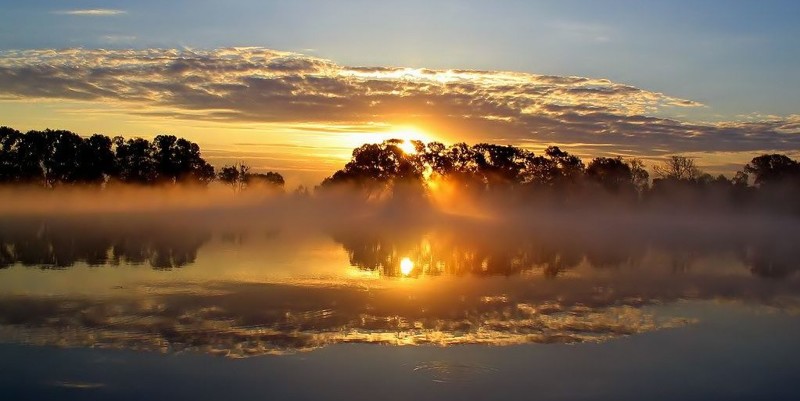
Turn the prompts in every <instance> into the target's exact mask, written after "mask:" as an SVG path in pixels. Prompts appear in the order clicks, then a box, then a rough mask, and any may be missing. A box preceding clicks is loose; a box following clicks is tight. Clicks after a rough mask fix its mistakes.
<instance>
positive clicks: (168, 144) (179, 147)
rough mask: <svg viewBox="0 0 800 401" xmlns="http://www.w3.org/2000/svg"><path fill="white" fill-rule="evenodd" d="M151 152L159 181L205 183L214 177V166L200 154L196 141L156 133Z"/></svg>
mask: <svg viewBox="0 0 800 401" xmlns="http://www.w3.org/2000/svg"><path fill="white" fill-rule="evenodd" d="M153 153H154V155H153V158H154V159H155V163H156V174H157V176H158V178H157V179H158V180H159V181H160V182H167V183H202V184H205V183H208V182H210V181H211V180H213V179H214V176H215V174H214V168H213V167H212V166H211V165H210V164H208V163H207V162H206V161H205V160H203V158H202V157H201V156H200V147H199V146H198V145H197V144H196V143H193V142H190V141H188V140H186V139H183V138H180V139H179V138H177V137H175V136H174V135H158V136H156V137H155V139H153Z"/></svg>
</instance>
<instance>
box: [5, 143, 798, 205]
mask: <svg viewBox="0 0 800 401" xmlns="http://www.w3.org/2000/svg"><path fill="white" fill-rule="evenodd" d="M411 143H412V144H413V146H414V151H413V152H408V151H404V150H403V148H404V147H405V146H402V145H404V143H403V141H402V140H398V139H390V140H387V141H384V142H382V143H371V144H364V145H361V146H359V147H358V148H356V149H354V150H353V153H352V157H351V159H350V161H349V162H348V163H346V164H345V165H344V167H343V168H342V169H340V170H338V171H336V172H335V173H334V174H333V175H331V176H330V177H327V178H325V179H324V180H323V181H322V183H321V184H320V185H319V186H318V187H317V189H318V190H319V191H321V192H325V191H326V190H328V189H331V188H337V187H347V188H350V189H355V190H356V191H357V192H360V193H363V194H365V195H366V196H367V197H385V196H390V197H393V198H408V197H423V198H424V197H426V196H427V194H429V193H430V191H431V190H432V188H433V186H434V185H436V184H437V183H442V182H445V183H448V184H449V185H453V186H455V187H456V188H458V189H459V190H460V191H461V193H462V194H464V195H467V196H469V195H476V196H481V195H485V194H502V195H503V198H504V199H506V200H521V201H526V200H530V199H533V198H535V199H548V200H550V201H553V202H557V203H581V202H593V203H594V202H601V201H603V200H604V199H605V200H612V201H624V202H634V203H636V202H639V203H641V202H643V201H644V202H656V203H658V202H662V203H670V204H673V205H681V204H684V205H694V204H700V203H707V204H712V205H714V206H720V204H722V203H734V204H740V205H748V204H759V205H763V204H767V205H768V206H770V207H775V208H781V209H787V208H788V209H791V210H792V211H800V202H798V200H800V163H798V162H797V161H796V160H793V159H791V158H789V157H788V156H786V155H782V154H763V155H760V156H757V157H754V158H753V159H752V160H751V161H750V162H749V163H747V164H746V165H744V166H743V167H742V169H741V170H740V171H738V172H737V173H736V174H735V175H734V176H733V177H731V178H728V177H726V176H724V175H718V176H712V175H710V174H707V173H705V172H703V171H702V170H701V169H700V168H698V167H697V165H696V164H695V160H694V159H692V158H689V157H685V156H680V155H675V156H670V157H669V158H667V159H666V161H664V162H663V163H661V164H658V165H655V166H653V167H652V169H651V172H648V171H647V169H646V168H645V165H644V163H643V162H642V161H641V160H640V159H637V158H623V157H619V156H617V157H596V158H593V159H592V160H591V161H589V163H588V164H585V163H584V162H583V160H581V158H579V157H578V156H576V155H573V154H570V153H569V152H567V151H565V150H562V149H561V148H559V147H557V146H550V147H548V148H547V149H545V150H544V152H543V154H535V153H534V152H532V151H530V150H527V149H523V148H519V147H516V146H512V145H497V144H489V143H479V144H475V145H468V144H466V143H456V144H454V145H451V146H446V145H444V144H442V143H439V142H429V143H423V142H421V141H411ZM212 181H218V182H221V183H223V184H227V185H230V186H231V188H232V189H233V190H234V191H237V192H238V191H241V190H244V189H246V188H254V187H267V188H281V189H282V188H283V187H284V185H285V180H284V178H283V176H282V175H281V174H280V173H276V172H267V173H254V172H251V169H250V167H249V166H247V165H246V164H242V163H240V164H236V165H226V166H223V167H222V168H220V169H219V170H216V169H215V168H214V166H212V165H211V164H209V163H208V162H206V160H205V159H203V157H202V155H201V152H200V147H199V146H198V145H197V144H196V143H193V142H191V141H189V140H186V139H184V138H178V137H176V136H174V135H158V136H156V137H155V138H154V139H153V140H152V141H149V140H147V139H143V138H128V139H125V138H123V137H121V136H115V137H113V138H112V137H108V136H106V135H101V134H95V135H92V136H90V137H81V136H79V135H77V134H75V133H73V132H70V131H65V130H50V129H48V130H44V131H29V132H27V133H21V132H19V131H17V130H15V129H12V128H9V127H0V184H27V185H35V186H41V187H45V188H54V187H58V186H64V185H72V184H84V185H98V186H105V185H110V184H115V183H125V184H137V185H164V184H191V185H207V184H209V183H210V182H212ZM301 192H303V193H304V192H305V191H301Z"/></svg>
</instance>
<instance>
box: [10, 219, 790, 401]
mask: <svg viewBox="0 0 800 401" xmlns="http://www.w3.org/2000/svg"><path fill="white" fill-rule="evenodd" d="M293 210H295V211H294V212H291V213H288V212H287V213H268V214H256V213H254V210H253V209H252V208H251V209H242V210H238V209H237V210H231V209H219V210H202V211H192V212H174V211H172V212H169V213H167V212H161V211H159V212H153V211H150V212H146V211H145V212H109V213H86V212H76V213H72V214H64V215H54V214H31V215H21V216H14V217H6V218H4V219H3V220H2V222H0V342H1V343H2V344H0V365H1V366H2V371H3V372H4V373H3V374H2V375H0V388H2V391H3V394H4V397H3V398H5V399H32V400H34V399H35V400H45V399H59V400H64V399H103V400H107V399H120V400H124V399H130V400H140V399H166V398H179V399H189V398H192V399H223V398H224V399H265V398H267V399H310V400H311V399H314V400H315V399H347V400H362V399H363V400H367V399H370V400H372V399H398V400H400V399H422V400H424V399H480V400H485V399H497V400H514V399H521V400H523V399H524V400H532V399H536V400H572V399H592V400H594V399H601V400H640V399H648V400H676V399H680V400H750V399H768V400H796V399H800V390H799V389H798V388H797V386H796V383H797V380H798V379H800V358H799V357H800V341H798V338H800V337H798V335H800V315H799V314H798V312H800V308H799V306H800V279H799V278H798V274H797V272H798V269H800V263H798V261H799V260H800V259H799V257H800V247H798V246H797V240H796V239H797V238H798V236H797V234H799V233H800V224H798V221H796V220H795V219H794V218H789V219H785V218H776V217H770V216H740V217H736V218H731V217H730V216H724V215H720V216H707V215H703V216H700V215H692V214H687V215H680V216H676V215H674V214H666V213H662V214H647V215H638V214H627V213H626V214H619V213H617V214H615V213H608V214H597V213H584V214H581V213H580V212H576V213H568V214H563V215H558V216H553V215H550V214H546V213H542V214H534V215H511V216H506V217H504V218H502V219H497V218H491V217H487V216H475V215H470V216H465V215H446V216H445V215H430V214H425V213H421V214H420V215H413V216H408V215H405V214H403V213H397V212H396V211H389V212H385V213H380V214H378V215H375V214H370V213H362V214H358V215H353V214H348V215H346V216H345V215H343V214H342V213H338V212H336V211H325V212H319V211H314V210H315V209H314V208H309V209H307V210H303V208H302V207H295V208H293ZM325 216H327V217H325Z"/></svg>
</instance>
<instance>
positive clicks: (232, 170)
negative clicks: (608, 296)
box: [217, 163, 250, 193]
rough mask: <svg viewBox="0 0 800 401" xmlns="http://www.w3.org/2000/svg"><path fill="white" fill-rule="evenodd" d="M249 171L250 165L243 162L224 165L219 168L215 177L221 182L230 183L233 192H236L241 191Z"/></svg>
mask: <svg viewBox="0 0 800 401" xmlns="http://www.w3.org/2000/svg"><path fill="white" fill-rule="evenodd" d="M249 172H250V166H248V165H246V164H244V163H239V164H236V165H226V166H223V167H222V168H221V169H220V170H219V173H218V174H217V178H219V180H220V181H222V182H223V183H225V184H228V185H230V187H231V189H233V192H234V193H236V192H241V191H242V190H243V189H244V188H245V185H246V182H247V175H248V174H249Z"/></svg>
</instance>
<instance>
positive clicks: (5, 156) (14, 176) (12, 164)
mask: <svg viewBox="0 0 800 401" xmlns="http://www.w3.org/2000/svg"><path fill="white" fill-rule="evenodd" d="M22 140H23V135H22V133H21V132H19V131H17V130H15V129H13V128H9V127H0V183H13V182H17V181H19V178H20V173H21V172H20V152H19V148H20V146H21V143H22Z"/></svg>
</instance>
